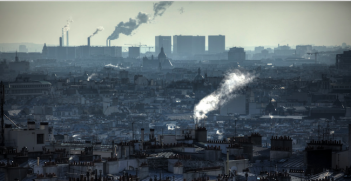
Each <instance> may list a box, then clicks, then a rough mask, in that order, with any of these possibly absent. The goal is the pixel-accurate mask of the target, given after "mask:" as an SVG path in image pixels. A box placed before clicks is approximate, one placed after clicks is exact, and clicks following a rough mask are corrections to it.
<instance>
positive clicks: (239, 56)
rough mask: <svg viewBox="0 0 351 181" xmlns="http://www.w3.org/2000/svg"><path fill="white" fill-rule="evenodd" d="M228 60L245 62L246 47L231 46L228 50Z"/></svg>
mask: <svg viewBox="0 0 351 181" xmlns="http://www.w3.org/2000/svg"><path fill="white" fill-rule="evenodd" d="M228 60H229V61H235V62H243V61H245V51H244V48H238V47H234V48H230V49H229V52H228Z"/></svg>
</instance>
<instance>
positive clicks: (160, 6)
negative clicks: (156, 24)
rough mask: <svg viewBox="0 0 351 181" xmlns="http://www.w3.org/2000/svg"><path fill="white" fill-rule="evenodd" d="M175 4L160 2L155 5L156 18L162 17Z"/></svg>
mask: <svg viewBox="0 0 351 181" xmlns="http://www.w3.org/2000/svg"><path fill="white" fill-rule="evenodd" d="M172 4H173V1H160V2H158V3H154V18H153V19H155V17H156V16H162V15H163V13H164V12H165V11H166V9H167V8H168V7H169V6H171V5H172Z"/></svg>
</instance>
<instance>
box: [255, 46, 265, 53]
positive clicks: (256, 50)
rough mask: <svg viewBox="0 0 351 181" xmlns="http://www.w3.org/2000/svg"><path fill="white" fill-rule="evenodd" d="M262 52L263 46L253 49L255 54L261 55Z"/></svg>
mask: <svg viewBox="0 0 351 181" xmlns="http://www.w3.org/2000/svg"><path fill="white" fill-rule="evenodd" d="M262 50H264V47H263V46H259V47H255V53H261V51H262Z"/></svg>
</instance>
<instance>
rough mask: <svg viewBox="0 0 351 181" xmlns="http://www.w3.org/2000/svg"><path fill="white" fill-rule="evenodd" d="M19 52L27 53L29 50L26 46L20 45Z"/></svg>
mask: <svg viewBox="0 0 351 181" xmlns="http://www.w3.org/2000/svg"><path fill="white" fill-rule="evenodd" d="M19 52H24V53H27V52H28V49H27V47H26V45H20V46H19Z"/></svg>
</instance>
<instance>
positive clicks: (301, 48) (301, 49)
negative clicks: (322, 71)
mask: <svg viewBox="0 0 351 181" xmlns="http://www.w3.org/2000/svg"><path fill="white" fill-rule="evenodd" d="M311 51H312V45H296V55H297V56H304V55H306V53H310V52H311Z"/></svg>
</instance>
